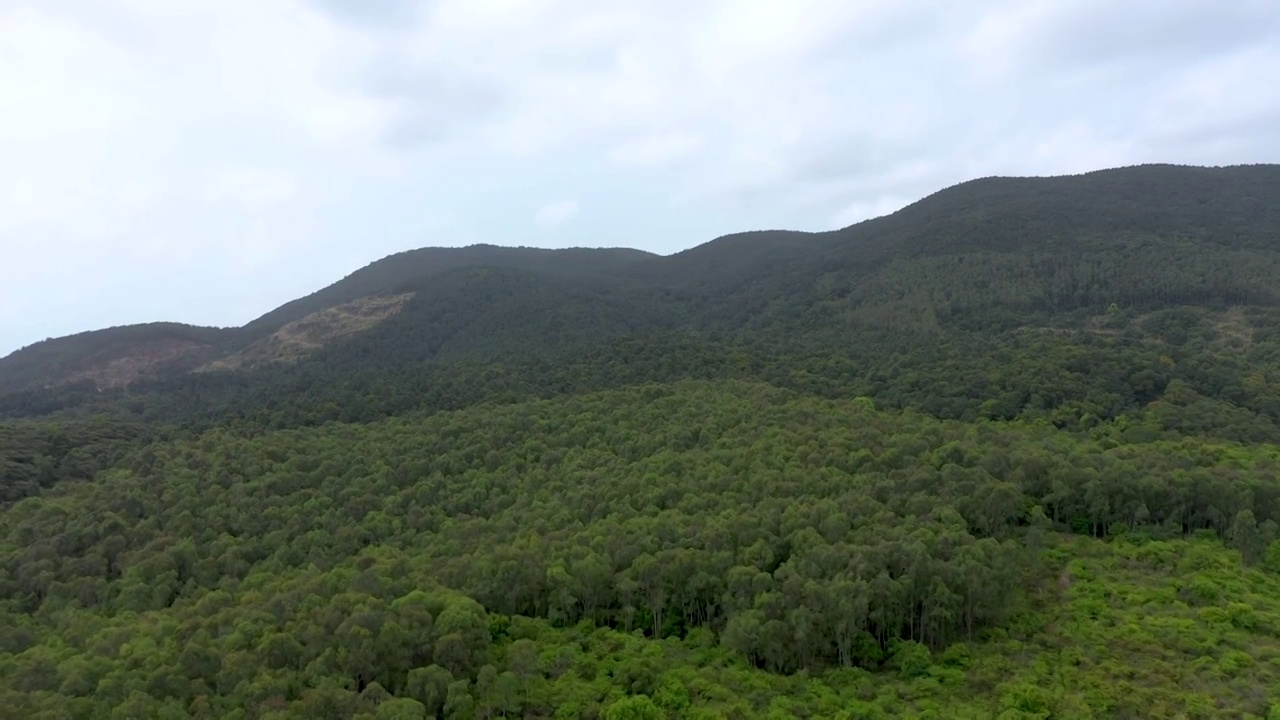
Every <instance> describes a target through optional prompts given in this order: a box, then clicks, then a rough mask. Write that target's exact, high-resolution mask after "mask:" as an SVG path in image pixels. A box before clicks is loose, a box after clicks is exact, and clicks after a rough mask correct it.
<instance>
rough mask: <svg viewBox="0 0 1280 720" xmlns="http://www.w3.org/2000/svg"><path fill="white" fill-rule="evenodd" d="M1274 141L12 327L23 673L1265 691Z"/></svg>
mask: <svg viewBox="0 0 1280 720" xmlns="http://www.w3.org/2000/svg"><path fill="white" fill-rule="evenodd" d="M1278 293H1280V166H1271V165H1268V166H1249V167H1231V168H1192V167H1174V166H1142V167H1132V168H1122V169H1115V170H1105V171H1099V172H1096V173H1089V174H1085V175H1079V176H1072V177H1056V178H989V179H982V180H975V181H972V182H968V183H963V184H961V185H957V186H955V187H952V188H948V189H946V190H942V191H940V192H938V193H936V194H934V195H931V196H929V197H927V198H924V199H922V200H920V201H919V202H917V203H915V204H913V205H911V206H908V207H906V208H904V209H903V210H901V211H899V212H897V213H894V214H892V215H889V216H886V217H882V218H878V219H875V220H870V221H867V222H864V223H859V224H857V225H854V226H852V227H849V228H845V229H842V230H838V231H833V232H827V233H797V232H786V231H762V232H751V233H744V234H740V235H731V236H727V237H722V238H718V239H716V240H713V241H711V242H708V243H706V244H704V245H700V246H698V247H695V248H692V249H690V250H687V251H685V252H681V253H677V254H674V255H670V256H657V255H652V254H648V253H642V252H638V251H632V250H625V249H576V250H555V251H551V250H536V249H529V248H498V247H493V246H474V247H470V248H457V249H440V248H427V249H424V250H418V251H414V252H411V253H405V254H401V255H397V256H393V257H390V258H386V259H384V260H381V261H379V262H376V263H373V264H371V265H369V266H368V267H365V268H363V269H360V270H357V271H356V272H354V273H352V274H351V275H349V276H348V277H346V278H344V279H342V280H339V281H338V282H336V283H335V284H333V285H331V286H329V287H327V288H324V289H321V290H319V291H318V292H316V293H314V294H312V295H309V296H307V297H305V298H301V299H299V300H297V301H294V302H292V303H289V304H286V305H284V306H283V307H281V308H279V309H277V310H275V311H272V312H271V313H268V314H267V315H265V316H264V317H262V318H260V319H259V320H257V321H255V322H253V323H250V324H249V325H247V326H245V327H243V328H197V327H190V326H185V325H177V324H154V325H145V326H136V327H129V328H113V329H108V330H104V331H97V332H90V333H84V334H81V335H77V336H72V337H69V338H62V339H59V340H53V341H49V342H46V343H41V344H38V345H35V346H32V347H31V348H27V349H25V350H23V351H21V352H19V353H15V354H14V355H12V356H10V357H8V358H6V359H4V360H2V361H0V678H3V682H0V717H10V716H12V717H20V718H24V719H26V718H31V719H33V720H39V719H45V718H48V719H50V720H53V719H58V720H62V719H66V718H71V719H73V720H80V719H84V720H90V719H95V720H96V719H97V718H122V719H123V718H165V719H167V718H200V719H206V718H208V719H212V718H231V719H233V720H303V719H306V720H315V719H321V720H350V719H352V718H358V719H359V720H409V719H412V720H426V719H428V718H447V719H448V720H481V719H483V720H494V719H495V718H529V719H534V718H538V719H545V718H556V719H565V720H568V719H571V718H593V719H596V720H678V719H682V718H692V719H695V720H755V719H757V718H760V719H768V720H779V719H783V718H787V719H790V718H800V719H802V720H818V719H825V718H834V719H836V720H853V719H855V718H887V717H911V718H934V719H942V718H948V719H949V718H1000V719H1001V720H1010V719H1015V718H1016V719H1028V720H1030V719H1035V720H1048V719H1049V718H1098V719H1102V718H1106V719H1108V720H1112V719H1120V720H1124V719H1129V718H1146V717H1169V718H1204V719H1209V718H1212V719H1219V718H1221V719H1223V720H1226V719H1227V718H1231V719H1233V720H1238V719H1240V718H1261V719H1265V720H1276V719H1277V718H1280V601H1278V600H1277V598H1280V294H1278Z"/></svg>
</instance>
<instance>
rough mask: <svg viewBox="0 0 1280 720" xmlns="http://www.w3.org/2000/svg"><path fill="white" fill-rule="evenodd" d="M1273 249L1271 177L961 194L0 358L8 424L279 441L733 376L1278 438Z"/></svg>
mask: <svg viewBox="0 0 1280 720" xmlns="http://www.w3.org/2000/svg"><path fill="white" fill-rule="evenodd" d="M1278 227H1280V166H1275V165H1258V166H1241V167H1228V168H1198V167H1181V166H1167V165H1149V166H1138V167H1130V168H1120V169H1113V170H1104V171H1098V172H1094V173H1088V174H1084V175H1078V176H1069V177H1048V178H988V179H981V180H974V181H971V182H967V183H962V184H960V185H957V186H955V187H952V188H948V189H945V190H942V191H940V192H938V193H935V194H933V195H931V196H929V197H927V198H924V199H922V200H920V201H919V202H917V203H914V204H912V205H910V206H908V207H906V208H904V209H902V210H900V211H898V212H896V213H894V214H892V215H889V216H886V217H882V218H877V219H874V220H869V221H866V222H863V223H859V224H857V225H854V226H851V227H849V228H845V229H843V230H838V231H834V232H828V233H816V234H815V233H793V232H784V231H769V232H752V233H744V234H740V235H732V236H727V237H723V238H719V239H716V240H713V241H711V242H708V243H706V244H704V245H701V246H699V247H696V248H693V249H690V250H687V251H684V252H681V253H677V254H675V255H671V256H665V257H663V256H656V255H651V254H647V253H641V252H638V251H630V250H622V249H613V250H607V249H597V250H591V249H575V250H555V251H551V250H537V249H530V248H498V247H493V246H473V247H469V248H457V249H440V248H428V249H424V250H419V251H414V252H410V253H403V254H400V255H396V256H392V257H390V258H387V259H385V260H382V261H379V262H377V263H374V264H372V265H370V266H368V267H366V268H364V269H362V270H359V271H357V272H355V273H353V274H352V275H350V276H349V277H347V278H345V279H343V280H341V281H339V282H337V283H335V284H334V285H332V286H330V287H328V288H325V289H323V290H321V291H318V292H317V293H315V294H313V295H310V296H308V297H306V298H302V299H299V300H297V301H294V302H292V303H289V304H287V305H285V306H283V307H281V308H279V309H278V310H275V311H273V312H271V313H268V314H267V315H265V316H263V317H262V318H260V319H259V320H257V321H254V322H253V323H250V324H249V325H248V326H246V327H245V328H241V329H225V330H216V329H203V328H186V327H183V326H173V325H154V326H139V327H133V328H121V329H114V330H109V331H101V332H97V333H88V334H85V335H81V336H75V337H72V338H65V339H62V340H54V341H50V342H46V343H41V344H38V345H35V346H32V347H30V348H27V349H25V350H23V351H20V352H18V353H15V354H13V355H11V356H10V357H8V358H6V359H4V360H0V417H4V416H7V417H35V416H49V415H68V414H71V415H78V416H82V417H88V416H91V415H95V414H100V413H103V412H106V413H110V414H120V413H125V414H128V415H130V416H132V417H134V418H135V419H142V418H149V419H161V420H166V421H172V422H179V423H184V424H187V423H192V422H195V423H197V424H208V423H210V422H219V421H220V420H219V419H220V418H224V417H228V416H230V417H235V418H241V419H249V420H250V421H252V422H255V423H258V424H263V423H265V424H268V425H273V426H281V425H297V424H307V423H312V422H317V421H323V420H325V419H343V420H359V419H370V418H376V417H384V416H386V415H388V414H397V413H400V412H404V411H407V410H411V409H431V408H435V409H443V408H450V407H462V406H465V405H467V404H470V403H473V402H478V401H481V400H484V399H486V398H498V397H506V398H512V397H535V396H547V395H548V394H549V393H550V394H554V393H559V392H577V391H585V390H592V389H604V388H608V387H613V386H615V385H616V384H618V383H635V382H647V381H653V380H669V379H675V378H682V377H740V378H755V379H763V380H767V381H769V382H773V383H779V384H783V385H788V386H793V387H803V388H809V389H813V390H816V391H819V392H824V393H828V394H830V393H834V394H837V395H839V394H848V393H857V394H864V395H868V396H872V397H875V398H876V399H877V400H880V401H883V402H887V403H889V404H890V405H892V406H898V407H912V408H916V409H921V410H925V411H928V412H932V413H935V414H938V415H941V416H943V417H958V418H966V417H977V416H983V417H1003V418H1011V417H1027V416H1047V417H1049V418H1051V419H1053V420H1054V422H1059V423H1062V422H1067V423H1079V422H1092V421H1093V420H1091V419H1089V418H1094V419H1103V420H1106V419H1114V418H1116V417H1120V416H1122V415H1129V416H1132V415H1136V414H1142V413H1144V412H1159V411H1160V410H1161V409H1162V408H1164V407H1167V404H1168V403H1173V404H1174V405H1187V404H1197V403H1199V404H1200V407H1202V409H1203V410H1204V412H1203V413H1201V417H1202V418H1203V419H1202V420H1198V421H1196V422H1198V423H1201V424H1204V425H1206V426H1208V427H1220V426H1223V425H1226V426H1229V428H1230V429H1229V430H1226V431H1224V432H1226V434H1227V435H1228V436H1230V437H1236V436H1240V435H1241V434H1244V435H1251V436H1257V437H1269V438H1270V437H1274V436H1275V427H1274V423H1275V420H1276V417H1277V413H1278V412H1280V410H1278V408H1280V400H1278V399H1277V398H1276V396H1275V392H1274V391H1273V390H1272V389H1271V387H1272V386H1271V384H1270V383H1269V381H1267V380H1266V375H1265V372H1266V371H1265V368H1266V367H1268V366H1267V365H1266V364H1265V363H1266V361H1267V360H1266V359H1267V358H1268V357H1269V355H1268V353H1270V352H1271V348H1272V345H1271V342H1272V334H1273V333H1274V330H1273V328H1274V323H1273V322H1272V320H1273V319H1274V317H1275V309H1276V306H1277V302H1278V301H1280V294H1278V293H1280V241H1278V240H1277V238H1278V233H1277V228H1278ZM1210 357H1212V358H1214V361H1213V362H1209V361H1208V360H1207V358H1210ZM735 358H737V359H736V360H735ZM742 358H750V361H749V362H745V361H742V360H741V359H742ZM1009 358H1018V360H1017V361H1016V362H1010V361H1009ZM1154 358H1167V359H1168V360H1169V361H1162V362H1161V363H1153V359H1154ZM1259 363H1263V364H1262V365H1259ZM1090 364H1093V365H1096V366H1097V368H1098V369H1097V370H1096V372H1095V375H1097V376H1099V377H1102V378H1111V380H1099V379H1098V377H1094V378H1092V379H1091V378H1090V377H1089V376H1088V372H1087V371H1086V369H1087V367H1088V366H1089V365H1090ZM939 368H947V371H946V374H945V375H939V373H938V372H937V370H938V369H939ZM1032 368H1034V370H1032ZM1258 368H1263V369H1262V370H1259V369H1258ZM1260 373H1261V374H1260ZM1135 378H1138V379H1135ZM1175 381H1176V382H1175ZM1170 388H1172V389H1173V390H1174V391H1176V392H1173V393H1169V394H1167V393H1166V391H1167V390H1169V389H1170ZM1156 400H1164V401H1166V404H1163V405H1162V404H1156V405H1153V404H1152V403H1153V401H1156ZM1251 428H1253V429H1251Z"/></svg>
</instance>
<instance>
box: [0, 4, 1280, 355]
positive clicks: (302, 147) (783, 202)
mask: <svg viewBox="0 0 1280 720" xmlns="http://www.w3.org/2000/svg"><path fill="white" fill-rule="evenodd" d="M1277 128H1280V4H1277V2H1276V0H1204V1H1203V2H1195V1H1191V0H1187V1H1182V0H1150V1H1146V0H1105V1H1092V0H1039V1H1037V0H1008V1H1005V0H990V1H986V0H964V1H963V2H950V1H945V2H944V1H943V0H937V1H936V2H913V1H911V0H905V1H904V0H884V1H883V2H880V1H861V2H860V1H857V0H609V1H608V2H602V1H600V0H430V1H422V2H413V1H411V0H0V251H2V252H3V255H2V257H3V267H4V268H5V273H4V276H3V280H2V281H0V355H3V354H5V353H7V352H9V351H11V350H14V349H16V348H18V347H19V346H22V345H26V344H29V343H31V342H34V341H36V340H40V339H43V338H45V337H48V336H59V335H64V334H68V333H72V332H77V331H80V330H87V329H93V328H99V327H106V326H112V325H121V324H128V323H135V322H144V321H150V320H175V321H182V322H191V323H198V324H208V325H239V324H243V323H244V322H247V321H248V320H250V319H252V318H254V317H256V316H258V315H260V314H262V313H264V312H266V311H267V310H270V309H271V308H273V307H275V306H276V305H279V304H281V303H283V302H285V301H287V300H290V299H292V298H294V297H297V296H300V295H303V294H306V293H308V292H311V291H313V290H315V289H318V288H319V287H322V286H324V285H327V284H329V283H330V282H333V281H335V280H337V279H339V278H340V277H342V276H344V275H346V274H347V273H349V272H351V271H353V270H355V269H357V268H359V267H361V266H363V265H365V264H367V263H368V262H371V261H373V260H376V259H378V258H381V257H384V256H386V255H388V254H390V253H393V252H398V251H401V250H405V249H409V248H415V247H422V246H427V245H468V244H472V243H477V242H487V243H493V244H499V245H537V246H545V247H565V246H584V245H585V246H631V247H639V248H644V249H647V250H652V251H655V252H659V253H669V252H673V251H676V250H680V249H683V248H686V247H689V246H692V245H696V244H698V243H701V242H705V241H707V240H710V239H712V238H713V237H715V236H717V235H721V234H724V233H728V232H734V231H739V230H749V229H758V228H777V227H784V228H791V229H801V230H824V229H830V228H835V227H840V226H844V225H848V224H851V223H853V222H856V221H858V220H861V219H865V218H867V217H871V216H875V215H879V214H883V213H885V212H890V211H892V210H895V209H897V208H899V207H901V206H902V205H904V204H906V203H908V202H911V201H913V200H915V199H918V198H919V197H921V196H923V195H926V194H928V193H930V192H933V191H935V190H937V189H940V188H942V187H945V186H947V185H951V184H953V183H955V182H958V181H961V180H966V179H970V178H973V177H978V176H984V175H992V174H1002V175H1009V174H1013V175H1047V174H1059V173H1069V172H1079V171H1085V170H1091V169H1097V168H1102V167H1110V166H1116V165H1126V164H1133V163H1138V162H1151V161H1157V162H1178V163H1194V164H1212V165H1220V164H1234V163H1243V162H1276V161H1280V132H1278V131H1277Z"/></svg>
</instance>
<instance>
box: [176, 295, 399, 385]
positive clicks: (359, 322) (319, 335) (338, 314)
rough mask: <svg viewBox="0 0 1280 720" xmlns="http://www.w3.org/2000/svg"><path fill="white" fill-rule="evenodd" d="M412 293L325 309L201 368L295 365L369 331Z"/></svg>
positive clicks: (392, 312) (248, 368) (222, 368)
mask: <svg viewBox="0 0 1280 720" xmlns="http://www.w3.org/2000/svg"><path fill="white" fill-rule="evenodd" d="M413 295H414V294H413V293H404V294H401V295H391V296H382V297H366V298H360V299H358V300H353V301H351V302H349V303H344V304H342V305H337V306H334V307H331V308H326V309H324V310H320V311H318V312H314V313H311V314H310V315H308V316H306V317H304V318H302V319H301V320H295V321H294V322H291V323H289V324H288V325H285V326H284V327H282V328H280V329H279V330H277V331H275V332H274V333H272V334H271V336H270V337H266V338H263V339H262V340H259V341H257V342H255V343H253V344H252V345H250V346H249V347H247V348H245V349H244V350H242V351H240V352H238V353H236V354H234V355H231V356H229V357H225V358H222V359H221V360H216V361H214V362H211V363H209V364H208V365H205V366H204V367H202V368H200V370H201V371H208V370H251V369H253V368H258V367H262V366H264V365H272V364H276V363H290V362H297V361H298V360H299V359H301V358H303V357H304V356H306V355H308V354H310V353H312V352H315V351H316V350H319V349H320V348H322V347H324V346H325V345H328V344H329V343H332V342H333V341H335V340H339V339H341V338H344V337H347V336H349V335H354V334H355V333H358V332H362V331H364V330H368V329H369V328H371V327H373V326H375V325H377V324H378V323H380V322H382V321H384V320H386V319H387V318H389V317H391V316H392V315H395V314H396V313H398V312H400V311H401V310H402V309H404V306H405V303H407V302H409V300H410V299H411V298H412V297H413Z"/></svg>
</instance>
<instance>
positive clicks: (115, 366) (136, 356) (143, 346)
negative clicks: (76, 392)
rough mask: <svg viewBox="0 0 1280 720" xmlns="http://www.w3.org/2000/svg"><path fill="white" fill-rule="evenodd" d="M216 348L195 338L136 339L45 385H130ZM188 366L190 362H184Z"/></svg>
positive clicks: (197, 360) (194, 360) (197, 359)
mask: <svg viewBox="0 0 1280 720" xmlns="http://www.w3.org/2000/svg"><path fill="white" fill-rule="evenodd" d="M215 352H216V350H215V349H214V347H213V346H211V345H206V344H204V343H199V342H196V341H194V340H155V341H151V342H143V343H138V344H137V345H135V346H133V347H131V348H129V349H128V351H127V352H126V353H125V354H123V355H121V356H119V357H115V358H112V359H110V360H104V361H101V362H98V363H93V364H91V365H89V366H88V367H84V368H81V369H79V370H76V371H75V372H73V373H70V374H69V375H67V376H65V377H63V378H61V379H60V380H58V381H56V382H53V383H49V384H47V385H46V387H52V386H55V385H68V384H72V383H78V382H82V381H84V380H92V381H93V382H94V384H96V385H97V386H98V388H99V389H103V390H105V389H107V388H113V387H120V386H123V385H129V384H130V383H132V382H134V381H135V380H138V379H139V378H142V377H143V376H145V375H150V374H153V373H154V372H156V371H158V370H161V369H163V368H167V367H173V366H177V365H180V364H184V363H200V362H203V361H204V360H206V359H208V357H209V356H210V355H212V354H213V353H215ZM186 367H187V368H190V367H191V365H190V364H187V365H186Z"/></svg>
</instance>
